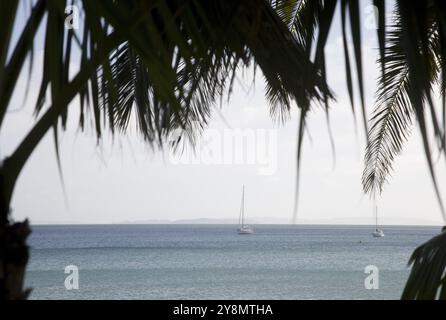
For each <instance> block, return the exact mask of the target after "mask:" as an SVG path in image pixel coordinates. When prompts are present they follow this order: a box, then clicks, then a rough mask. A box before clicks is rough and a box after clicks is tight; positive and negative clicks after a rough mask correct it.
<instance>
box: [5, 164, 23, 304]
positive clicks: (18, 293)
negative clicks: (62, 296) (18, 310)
mask: <svg viewBox="0 0 446 320" xmlns="http://www.w3.org/2000/svg"><path fill="white" fill-rule="evenodd" d="M6 175H7V172H6V170H5V166H4V165H3V164H2V166H1V167H0V299H2V300H5V299H7V300H22V299H26V298H27V296H28V294H29V292H30V290H24V288H23V282H24V279H25V270H26V264H27V262H28V256H29V252H28V246H27V245H26V238H27V237H28V235H29V233H30V228H29V225H28V221H27V220H25V221H24V222H15V223H10V221H9V211H10V209H9V207H10V199H11V196H10V192H9V188H8V186H7V183H8V182H7V180H8V179H7V177H6Z"/></svg>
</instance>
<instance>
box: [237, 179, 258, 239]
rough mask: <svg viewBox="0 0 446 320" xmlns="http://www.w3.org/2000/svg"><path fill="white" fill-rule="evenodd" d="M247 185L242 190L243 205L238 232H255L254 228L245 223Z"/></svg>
mask: <svg viewBox="0 0 446 320" xmlns="http://www.w3.org/2000/svg"><path fill="white" fill-rule="evenodd" d="M245 206H246V204H245V186H243V191H242V205H241V207H240V216H239V227H238V229H237V233H238V234H253V233H254V228H252V227H251V226H249V225H246V224H245Z"/></svg>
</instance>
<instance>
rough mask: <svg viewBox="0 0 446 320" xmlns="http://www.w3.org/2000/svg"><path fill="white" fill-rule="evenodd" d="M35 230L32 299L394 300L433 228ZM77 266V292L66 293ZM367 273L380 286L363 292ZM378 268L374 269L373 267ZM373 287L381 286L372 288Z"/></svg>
mask: <svg viewBox="0 0 446 320" xmlns="http://www.w3.org/2000/svg"><path fill="white" fill-rule="evenodd" d="M236 229H237V226H234V225H176V224H171V225H64V226H62V225H59V226H34V227H33V233H32V235H31V236H30V239H29V243H30V247H31V256H30V261H29V264H28V272H27V274H26V286H27V287H31V288H32V293H31V295H30V298H31V299H399V298H400V296H401V293H402V290H403V288H404V285H405V282H406V280H407V277H408V274H409V271H410V268H408V266H407V263H408V260H409V257H410V255H411V253H412V252H413V250H414V249H415V248H416V247H417V246H419V245H420V244H422V243H423V242H425V241H427V240H428V239H430V238H431V237H433V236H435V235H436V234H438V233H439V232H440V228H439V227H407V226H406V227H397V226H394V227H385V228H384V232H385V237H384V238H373V237H372V235H371V232H372V231H373V227H371V226H316V225H313V226H311V225H258V226H255V233H254V234H253V235H238V234H237V232H236ZM67 266H74V267H75V269H77V270H78V271H77V272H76V273H77V274H76V275H77V276H78V278H77V279H76V280H78V281H77V283H78V289H73V287H70V286H66V279H67V277H70V276H73V275H74V274H72V273H71V272H70V270H71V269H69V268H68V269H67V273H65V269H66V268H67ZM367 266H374V267H372V268H373V270H375V271H377V274H374V276H376V277H377V278H376V279H377V280H378V283H376V282H375V286H374V289H367V286H366V285H365V282H367V277H368V276H369V274H368V273H366V272H365V268H366V267H367ZM375 267H376V269H375ZM376 285H378V288H376Z"/></svg>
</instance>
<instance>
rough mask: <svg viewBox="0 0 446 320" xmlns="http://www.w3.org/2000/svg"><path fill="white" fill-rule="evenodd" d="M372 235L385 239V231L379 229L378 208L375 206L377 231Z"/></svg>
mask: <svg viewBox="0 0 446 320" xmlns="http://www.w3.org/2000/svg"><path fill="white" fill-rule="evenodd" d="M372 235H373V236H374V237H375V238H382V237H384V231H383V230H382V229H380V228H378V207H377V206H375V231H373V232H372Z"/></svg>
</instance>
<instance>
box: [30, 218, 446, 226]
mask: <svg viewBox="0 0 446 320" xmlns="http://www.w3.org/2000/svg"><path fill="white" fill-rule="evenodd" d="M31 223H32V224H33V225H51V224H59V225H60V224H238V219H231V218H195V219H178V220H174V219H170V220H169V219H144V220H125V221H118V222H107V221H105V222H99V221H31ZM247 223H248V224H291V223H292V219H291V217H290V218H288V219H287V218H274V217H253V218H249V219H248V221H247ZM379 223H380V225H409V226H417V225H420V226H442V225H443V223H442V222H441V221H440V220H439V221H430V220H423V219H410V218H407V219H405V218H401V217H380V221H379ZM296 224H316V225H373V224H374V219H373V217H345V218H333V219H298V220H297V223H296Z"/></svg>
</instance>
